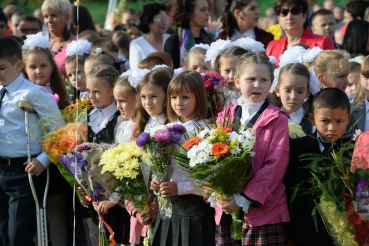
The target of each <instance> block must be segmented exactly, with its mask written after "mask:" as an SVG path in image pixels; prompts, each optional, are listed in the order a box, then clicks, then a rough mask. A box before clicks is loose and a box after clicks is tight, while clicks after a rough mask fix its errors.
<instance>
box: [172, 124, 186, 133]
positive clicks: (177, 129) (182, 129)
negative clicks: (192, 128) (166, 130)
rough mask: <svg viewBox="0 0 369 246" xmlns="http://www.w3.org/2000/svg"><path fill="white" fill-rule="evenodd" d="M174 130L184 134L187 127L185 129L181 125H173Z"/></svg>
mask: <svg viewBox="0 0 369 246" xmlns="http://www.w3.org/2000/svg"><path fill="white" fill-rule="evenodd" d="M173 130H174V131H176V132H178V133H181V134H183V133H185V132H186V127H184V126H183V125H181V124H175V125H173Z"/></svg>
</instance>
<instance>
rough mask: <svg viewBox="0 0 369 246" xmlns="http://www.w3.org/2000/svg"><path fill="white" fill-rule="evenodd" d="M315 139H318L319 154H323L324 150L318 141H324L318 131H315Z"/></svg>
mask: <svg viewBox="0 0 369 246" xmlns="http://www.w3.org/2000/svg"><path fill="white" fill-rule="evenodd" d="M316 138H317V139H318V143H319V149H320V152H323V151H324V149H325V148H324V146H323V144H322V142H321V141H320V139H322V140H323V141H325V140H324V139H323V138H322V136H320V134H319V132H318V131H316Z"/></svg>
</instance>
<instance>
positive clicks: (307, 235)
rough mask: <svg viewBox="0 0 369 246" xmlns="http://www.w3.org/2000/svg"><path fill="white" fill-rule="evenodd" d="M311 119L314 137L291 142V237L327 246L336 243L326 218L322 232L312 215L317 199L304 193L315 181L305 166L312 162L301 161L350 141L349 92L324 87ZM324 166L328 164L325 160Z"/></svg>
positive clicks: (301, 242)
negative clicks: (294, 194) (348, 128)
mask: <svg viewBox="0 0 369 246" xmlns="http://www.w3.org/2000/svg"><path fill="white" fill-rule="evenodd" d="M309 119H310V121H311V123H312V124H313V125H314V126H316V128H317V131H316V132H315V133H314V134H313V135H314V136H306V137H302V138H298V139H292V140H291V141H290V147H291V151H290V163H289V166H288V169H287V172H286V175H285V179H284V183H285V185H286V193H287V197H288V201H289V205H290V217H291V222H290V224H289V236H290V240H291V243H292V244H295V245H311V246H319V245H322V246H323V245H324V246H327V245H333V242H332V239H331V238H330V236H329V235H328V233H327V230H326V229H325V227H324V224H323V221H322V219H321V218H320V216H319V214H317V222H318V232H316V229H315V227H314V222H313V217H312V216H311V213H312V210H313V208H314V206H315V204H314V198H313V197H312V196H311V195H310V194H305V195H303V194H301V193H303V192H304V191H306V190H305V189H310V188H311V184H310V183H309V182H304V181H307V180H308V179H310V178H312V175H311V173H310V170H309V169H307V168H304V167H306V166H307V165H309V164H310V163H311V161H309V160H301V159H300V156H301V155H302V154H315V155H322V158H323V156H327V155H329V154H330V152H331V151H332V148H334V149H339V148H340V146H342V143H344V142H347V141H349V140H350V138H346V137H343V135H344V134H345V130H346V127H347V126H348V124H349V123H350V121H351V114H350V102H349V100H348V98H347V96H346V94H345V93H344V92H343V91H342V90H340V89H337V88H326V89H323V90H321V91H320V92H319V93H318V94H316V96H315V97H314V101H313V104H312V113H310V114H309ZM345 136H347V135H345ZM332 146H333V147H332ZM350 154H352V153H350ZM321 165H324V161H322V164H321ZM326 165H327V164H326ZM302 182H303V183H302ZM299 184H300V187H299V190H298V194H297V196H296V197H295V199H294V200H293V201H292V202H291V197H292V193H293V191H294V187H296V186H297V185H299Z"/></svg>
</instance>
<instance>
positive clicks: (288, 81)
mask: <svg viewBox="0 0 369 246" xmlns="http://www.w3.org/2000/svg"><path fill="white" fill-rule="evenodd" d="M308 83H309V81H308V78H306V77H305V76H302V75H299V74H289V73H287V74H283V75H282V76H281V78H280V81H279V85H277V86H276V88H275V93H276V95H277V96H278V97H279V98H281V102H282V105H283V109H284V110H286V111H287V112H288V113H290V114H291V113H293V112H296V111H297V110H299V109H300V108H301V107H302V105H303V103H304V100H305V98H307V97H308V96H309V95H310V92H309V90H308V88H307V86H308Z"/></svg>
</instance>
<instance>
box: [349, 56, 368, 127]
mask: <svg viewBox="0 0 369 246" xmlns="http://www.w3.org/2000/svg"><path fill="white" fill-rule="evenodd" d="M368 99H369V57H366V58H365V60H364V61H363V63H362V64H361V69H360V83H358V85H357V87H356V97H355V101H354V103H353V107H354V109H353V110H352V117H353V121H354V122H357V125H356V127H357V128H358V129H360V130H361V131H362V132H365V131H366V130H368V129H369V124H368V123H367V121H368V120H367V117H368V116H367V111H368V109H369V101H368Z"/></svg>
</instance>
